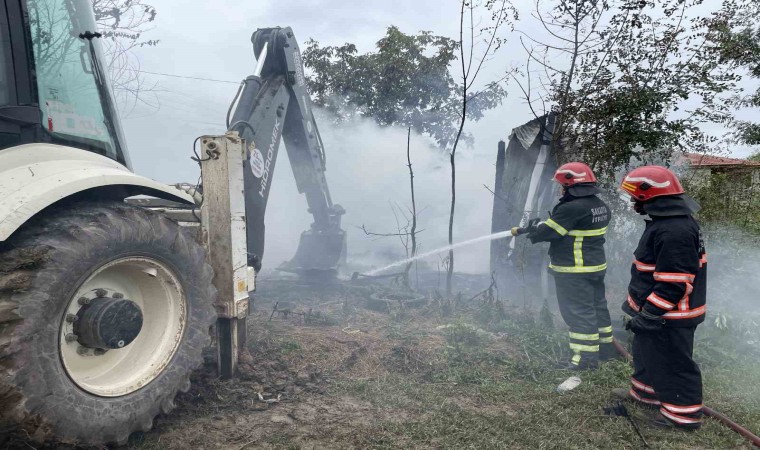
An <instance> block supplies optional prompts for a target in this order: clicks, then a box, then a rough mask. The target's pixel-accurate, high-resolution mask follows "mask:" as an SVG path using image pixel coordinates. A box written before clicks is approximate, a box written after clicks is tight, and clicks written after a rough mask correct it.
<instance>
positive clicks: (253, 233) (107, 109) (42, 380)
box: [0, 0, 346, 447]
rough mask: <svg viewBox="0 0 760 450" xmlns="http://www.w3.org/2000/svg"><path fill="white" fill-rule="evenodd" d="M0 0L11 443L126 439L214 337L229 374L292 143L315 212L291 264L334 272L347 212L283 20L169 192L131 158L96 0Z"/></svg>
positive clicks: (2, 399)
mask: <svg viewBox="0 0 760 450" xmlns="http://www.w3.org/2000/svg"><path fill="white" fill-rule="evenodd" d="M1 1H2V3H1V4H2V9H0V447H3V446H4V443H6V442H7V441H6V439H7V436H9V435H11V434H13V435H24V436H28V437H29V438H31V439H32V440H34V441H38V442H43V441H50V440H52V441H56V442H65V443H78V444H91V445H100V444H104V443H117V444H122V443H125V442H126V441H127V439H128V438H129V435H130V434H131V433H132V432H134V431H147V430H149V429H150V428H151V427H152V424H153V420H154V418H155V417H156V415H158V414H159V413H169V412H170V411H171V410H172V409H173V407H174V398H175V396H176V394H177V393H178V392H179V391H186V390H187V389H189V386H190V381H189V377H190V374H191V372H192V371H193V370H194V369H196V368H197V367H198V366H199V365H200V363H201V351H202V350H203V349H204V348H207V347H208V346H209V345H210V344H211V342H212V338H213V342H215V344H216V346H217V348H218V352H217V356H218V361H219V363H218V365H219V370H220V374H221V375H222V376H228V377H229V376H233V375H234V372H235V363H236V360H237V352H238V351H239V350H240V349H241V347H242V346H243V344H244V340H245V317H246V315H247V313H248V300H249V292H250V291H253V288H254V282H255V273H256V272H257V271H258V270H259V269H260V267H261V263H262V258H263V255H264V213H265V209H266V205H267V199H268V196H269V190H270V187H271V184H272V174H273V172H274V166H275V163H276V160H277V152H278V149H279V145H280V140H281V138H282V139H284V141H285V144H286V148H287V153H288V158H289V160H290V164H291V166H292V168H293V173H294V176H295V178H296V182H297V186H298V189H299V191H300V192H301V193H303V194H305V197H306V201H307V203H308V208H309V211H310V212H311V213H312V214H313V216H314V223H313V224H312V225H311V227H310V229H309V230H308V231H306V232H304V233H303V234H302V235H301V237H300V239H301V240H300V244H299V247H298V250H297V253H296V255H295V257H294V258H293V259H292V260H291V261H289V262H287V263H286V264H284V265H283V266H282V267H281V269H282V270H287V271H290V272H295V273H297V274H300V275H301V276H306V277H311V278H314V277H331V276H332V277H334V276H335V273H336V272H337V270H338V268H339V266H340V264H341V263H342V262H343V260H344V258H345V253H346V237H345V233H344V232H343V230H342V229H341V225H340V219H341V215H342V214H343V212H344V211H343V209H342V208H341V207H340V206H339V205H337V204H333V203H332V200H331V198H330V193H329V190H328V188H327V182H326V179H325V154H324V150H323V146H322V142H321V140H320V138H319V132H318V130H317V127H316V123H315V122H314V117H313V115H312V111H311V103H310V99H309V96H308V93H307V91H306V85H305V80H304V75H303V66H302V64H301V56H300V53H299V50H298V45H297V43H296V41H295V38H294V37H293V33H292V31H291V30H290V29H289V28H269V29H261V30H258V31H256V32H255V33H254V34H253V37H252V43H253V51H254V54H255V55H256V56H257V58H256V59H257V65H256V70H255V72H254V74H253V75H251V76H249V77H247V78H246V79H245V80H244V81H243V82H242V83H241V87H240V89H239V91H238V95H236V97H235V99H234V100H233V105H231V108H230V117H228V130H227V132H226V134H224V135H219V136H213V135H209V136H202V137H199V138H198V139H197V140H196V144H197V145H196V157H195V160H196V161H197V162H198V163H199V165H200V166H201V179H202V182H201V183H198V184H193V185H189V184H178V185H176V186H169V185H164V184H161V183H159V182H156V181H153V180H150V179H147V178H144V177H141V176H139V175H137V174H135V173H133V172H132V170H131V163H130V158H129V153H128V151H127V148H126V143H125V139H124V136H123V133H122V130H121V126H120V122H119V118H118V115H117V112H116V107H115V105H114V99H113V94H112V88H111V85H110V81H109V77H108V74H107V73H106V70H105V67H106V63H105V61H104V59H103V58H104V56H103V51H102V48H101V46H102V43H101V40H102V38H103V37H102V35H101V34H100V33H99V32H98V30H97V28H96V25H95V20H94V15H93V10H92V4H91V1H90V0H1ZM191 140H192V138H190V139H188V142H190V141H191ZM151 151H153V152H160V151H161V149H160V148H156V149H151ZM143 153H145V152H143ZM188 154H189V150H188ZM270 225H271V224H270ZM274 226H276V224H274Z"/></svg>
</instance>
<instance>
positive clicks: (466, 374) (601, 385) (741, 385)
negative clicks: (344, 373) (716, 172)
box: [333, 323, 760, 449]
mask: <svg viewBox="0 0 760 450" xmlns="http://www.w3.org/2000/svg"><path fill="white" fill-rule="evenodd" d="M496 328H497V329H502V330H504V331H507V332H509V331H512V332H514V333H517V332H518V331H519V334H515V337H514V339H515V341H516V342H515V343H516V344H517V346H518V347H519V348H520V350H521V351H522V354H523V356H524V357H519V358H511V359H507V358H503V357H502V355H498V354H496V355H494V354H492V353H490V352H488V351H487V350H485V349H484V342H483V340H482V339H483V338H482V337H481V336H480V335H479V334H478V333H477V332H476V331H475V328H473V327H472V326H467V325H464V324H462V323H457V324H455V325H453V326H451V327H450V328H447V329H446V333H445V336H446V342H447V346H446V348H445V349H443V350H442V351H444V352H445V354H446V358H447V362H448V364H447V367H446V368H445V370H442V371H439V372H437V373H435V375H434V376H433V377H428V378H419V377H409V376H394V375H389V376H384V377H380V378H377V379H374V380H370V381H368V380H362V381H350V380H348V381H344V382H342V383H338V384H336V385H335V386H333V393H334V394H336V395H346V394H347V395H352V396H355V397H357V398H360V399H362V400H365V401H369V402H371V403H373V404H375V405H377V406H378V407H385V408H394V409H397V410H398V411H399V414H402V415H404V417H407V419H405V420H401V421H400V420H388V421H384V422H381V423H377V424H373V425H372V426H364V427H360V428H359V429H357V430H356V431H357V432H356V434H355V437H354V440H355V442H354V443H353V445H355V446H356V447H360V448H399V447H404V446H409V445H410V444H411V446H413V447H433V448H450V449H466V448H472V449H483V448H489V449H490V448H493V449H499V448H504V449H514V448H531V449H542V448H546V449H550V448H557V449H589V448H603V449H608V448H621V449H622V448H643V447H644V446H643V443H642V441H641V439H640V438H639V437H638V435H636V434H635V432H634V430H633V428H632V426H631V424H630V422H628V421H627V420H626V419H625V418H620V417H608V416H605V415H603V412H602V408H603V407H604V406H606V405H607V404H609V403H611V398H610V394H609V392H610V390H611V389H612V388H614V387H625V386H626V385H627V383H628V379H629V376H630V372H631V369H630V366H629V365H628V364H626V363H624V362H621V361H614V362H609V363H606V364H604V365H602V367H601V368H600V370H598V371H587V372H584V373H582V374H581V378H582V380H583V381H582V383H581V385H580V386H579V387H578V388H576V389H575V390H573V391H571V392H569V393H566V394H558V393H556V392H555V387H556V386H557V385H558V384H559V383H561V382H562V381H563V380H564V379H565V378H567V377H568V376H570V375H572V374H571V373H569V372H567V371H559V370H553V369H551V365H550V364H549V363H550V362H551V361H552V360H554V359H558V358H561V357H562V355H561V353H562V352H563V351H564V350H563V348H560V346H561V345H562V340H563V338H562V337H561V336H560V335H558V334H557V333H547V332H546V331H545V330H544V331H540V330H538V329H537V328H536V326H531V325H530V324H524V323H523V324H514V323H512V324H509V323H502V324H498V325H497V326H496ZM495 369H496V370H495ZM703 371H704V373H705V376H704V382H705V386H706V387H705V395H706V399H705V402H706V404H708V405H710V406H711V407H713V408H715V409H717V410H719V411H721V412H723V413H725V414H727V415H728V416H729V417H731V418H732V419H734V420H735V421H737V422H739V423H741V424H743V425H744V426H745V427H747V428H749V429H751V430H760V404H758V399H760V365H759V364H758V362H757V361H756V360H753V359H745V360H743V361H734V364H732V365H731V366H730V367H728V366H726V365H721V364H703ZM739 373H743V374H745V375H746V376H737V375H738V374H739ZM628 408H629V411H630V412H632V413H633V412H635V411H636V410H637V407H636V406H634V405H629V406H628ZM640 428H641V429H642V433H643V434H644V436H645V438H646V439H647V441H648V443H649V444H650V446H651V448H661V449H718V448H720V449H723V448H751V446H750V445H749V444H748V443H747V441H745V440H744V438H742V437H741V436H739V435H737V434H736V433H734V432H732V431H730V430H729V429H728V428H726V427H724V426H723V425H721V424H720V423H718V422H717V421H715V420H712V419H707V420H706V421H705V424H704V426H703V428H702V429H701V430H700V431H699V432H696V433H687V432H681V431H674V430H659V429H654V428H650V427H647V426H646V425H645V424H640Z"/></svg>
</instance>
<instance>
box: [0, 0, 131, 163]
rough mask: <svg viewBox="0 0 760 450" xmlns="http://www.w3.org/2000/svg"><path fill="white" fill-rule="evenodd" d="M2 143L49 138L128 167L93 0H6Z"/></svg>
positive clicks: (0, 22) (0, 33) (1, 31)
mask: <svg viewBox="0 0 760 450" xmlns="http://www.w3.org/2000/svg"><path fill="white" fill-rule="evenodd" d="M2 5H3V8H2V9H1V10H0V11H2V12H0V149H4V148H9V147H14V146H17V145H21V144H31V143H50V144H59V145H64V146H67V147H73V148H78V149H82V150H86V151H90V152H94V153H97V154H100V155H103V156H106V157H108V158H110V159H112V160H114V161H117V162H119V163H120V164H122V165H124V166H126V167H129V166H130V162H129V157H128V155H127V151H126V148H125V144H124V137H123V134H122V130H121V126H120V124H119V119H118V115H117V113H116V108H115V102H114V99H113V96H112V90H111V87H110V85H109V84H110V82H109V78H108V75H107V73H106V64H105V62H104V61H105V60H104V56H103V49H102V46H101V39H102V37H101V35H100V34H99V33H98V32H97V27H96V24H95V20H94V18H93V13H92V3H91V1H90V0H2Z"/></svg>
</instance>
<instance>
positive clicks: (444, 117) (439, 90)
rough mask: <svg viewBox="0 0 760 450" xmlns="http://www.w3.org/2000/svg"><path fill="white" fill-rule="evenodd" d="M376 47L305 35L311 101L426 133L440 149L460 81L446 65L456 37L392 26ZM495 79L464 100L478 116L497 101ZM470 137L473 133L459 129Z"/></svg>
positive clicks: (450, 132)
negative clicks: (363, 49)
mask: <svg viewBox="0 0 760 450" xmlns="http://www.w3.org/2000/svg"><path fill="white" fill-rule="evenodd" d="M376 45H377V51H376V52H368V53H365V54H358V51H357V49H356V46H355V45H354V44H345V45H342V46H328V47H320V45H319V42H317V41H315V40H313V39H312V40H309V41H308V43H307V47H306V49H305V50H304V52H303V62H304V65H305V66H306V67H307V68H308V69H310V70H311V74H310V75H309V76H308V77H307V82H308V85H309V92H310V93H311V95H312V97H313V100H314V102H315V104H316V105H318V106H320V107H323V108H325V109H327V110H328V111H330V112H332V113H333V114H334V117H335V118H336V119H337V120H340V121H344V120H349V119H350V118H351V117H352V116H353V115H354V114H359V115H361V116H363V117H368V118H371V119H373V120H374V121H375V122H377V123H378V124H379V125H394V124H395V125H402V126H404V127H411V128H412V129H413V130H414V131H416V132H418V133H420V134H425V135H427V136H430V137H431V138H433V139H434V140H435V142H436V143H437V144H438V146H439V147H440V148H442V149H446V148H449V147H450V146H451V144H452V142H453V141H454V139H455V137H456V135H457V132H458V128H457V124H458V122H459V119H460V115H461V112H460V109H461V108H460V106H461V105H460V102H461V99H460V94H461V92H462V89H463V86H462V83H461V82H457V81H456V80H455V79H454V77H453V76H452V75H451V73H450V71H449V66H450V65H452V64H453V63H454V62H455V60H456V59H457V50H459V49H460V42H459V41H456V40H453V39H450V38H448V37H444V36H436V35H433V34H432V33H431V32H429V31H421V32H420V33H418V34H416V35H411V34H405V33H403V32H402V31H401V30H399V29H398V28H397V27H395V26H391V27H389V28H388V29H387V32H386V34H385V36H384V37H383V38H382V39H380V40H379V41H378V42H377V44H376ZM504 96H505V91H504V89H503V88H502V87H501V85H500V84H499V83H492V84H490V85H488V86H485V87H484V88H483V89H482V91H481V92H480V93H479V95H478V96H476V97H473V98H472V99H471V100H470V102H469V104H468V106H467V108H468V109H467V115H468V118H469V119H471V120H478V119H480V118H481V117H483V113H484V112H485V111H487V110H489V109H492V108H494V107H495V106H497V105H498V104H500V102H501V100H502V99H503V98H504ZM463 138H464V139H465V140H467V141H471V139H472V137H471V136H470V135H468V134H464V135H463Z"/></svg>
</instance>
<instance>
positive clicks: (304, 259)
mask: <svg viewBox="0 0 760 450" xmlns="http://www.w3.org/2000/svg"><path fill="white" fill-rule="evenodd" d="M345 262H346V232H345V231H343V230H338V231H334V232H329V233H325V232H318V231H314V230H309V231H304V232H303V233H301V241H300V242H299V244H298V249H297V250H296V255H295V256H294V257H293V259H291V260H290V261H287V262H285V263H283V264H282V265H280V267H278V268H277V269H278V270H282V271H285V272H292V273H297V274H299V275H301V276H308V277H310V278H311V277H312V276H313V277H316V278H323V277H326V278H331V277H333V278H334V277H335V276H336V275H337V274H338V267H340V266H341V265H343V264H344V263H345Z"/></svg>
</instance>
